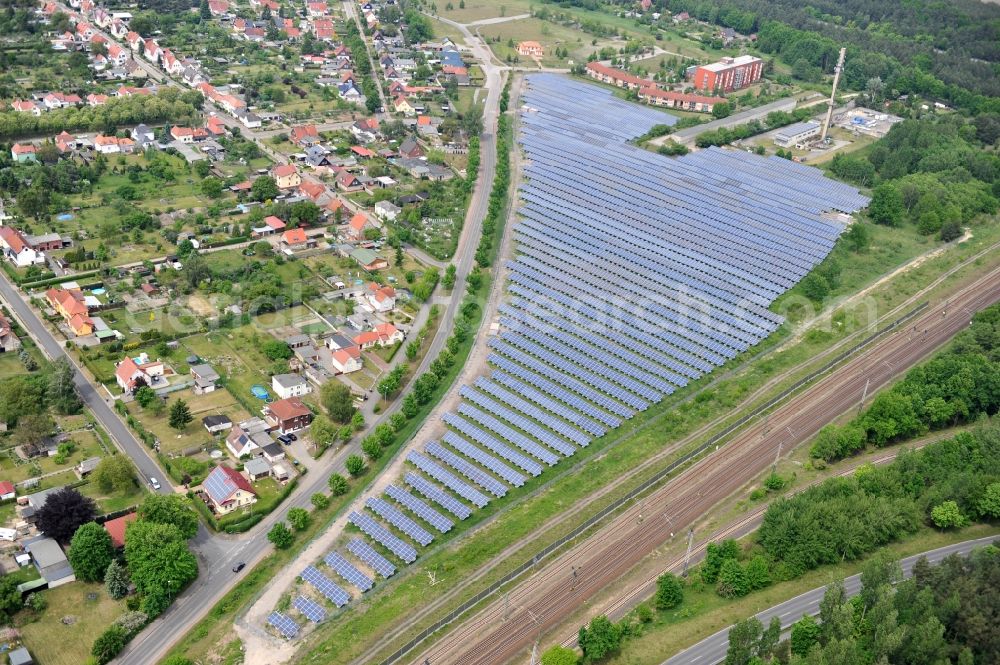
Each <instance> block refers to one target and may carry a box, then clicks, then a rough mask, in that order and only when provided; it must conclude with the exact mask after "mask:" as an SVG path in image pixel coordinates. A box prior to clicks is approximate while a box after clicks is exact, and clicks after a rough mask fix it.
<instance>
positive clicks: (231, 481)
mask: <svg viewBox="0 0 1000 665" xmlns="http://www.w3.org/2000/svg"><path fill="white" fill-rule="evenodd" d="M201 486H202V489H204V490H205V495H206V496H207V497H208V499H209V501H210V502H211V505H212V508H213V510H214V511H215V514H216V515H227V514H229V513H231V512H233V511H234V510H236V509H238V508H242V507H244V506H249V505H252V504H254V503H256V501H257V493H256V492H255V491H254V489H253V487H251V486H250V481H248V480H247V479H246V478H244V477H243V475H242V474H240V473H239V472H238V471H236V470H234V469H231V468H229V467H228V466H217V467H215V468H214V469H212V472H211V473H210V474H208V477H207V478H205V482H203V483H202V484H201Z"/></svg>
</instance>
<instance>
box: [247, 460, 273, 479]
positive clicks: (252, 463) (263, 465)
mask: <svg viewBox="0 0 1000 665" xmlns="http://www.w3.org/2000/svg"><path fill="white" fill-rule="evenodd" d="M243 471H244V472H246V474H247V476H249V478H250V480H251V481H254V482H255V481H258V480H260V479H261V478H267V477H268V476H270V475H271V465H270V464H268V463H267V460H265V459H264V458H263V457H255V458H253V459H252V460H247V461H246V462H245V463H244V464H243Z"/></svg>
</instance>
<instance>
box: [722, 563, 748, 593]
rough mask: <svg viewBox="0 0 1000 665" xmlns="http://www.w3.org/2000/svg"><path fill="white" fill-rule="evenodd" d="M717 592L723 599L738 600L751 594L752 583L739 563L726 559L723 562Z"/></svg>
mask: <svg viewBox="0 0 1000 665" xmlns="http://www.w3.org/2000/svg"><path fill="white" fill-rule="evenodd" d="M715 591H716V593H718V594H719V595H720V596H722V597H723V598H738V597H740V596H745V595H747V594H748V593H750V581H749V580H748V579H747V574H746V571H745V570H743V566H741V565H740V562H739V561H737V560H736V559H726V560H725V561H723V562H722V567H721V568H719V582H718V585H717V586H716V588H715Z"/></svg>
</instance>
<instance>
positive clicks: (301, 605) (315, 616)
mask: <svg viewBox="0 0 1000 665" xmlns="http://www.w3.org/2000/svg"><path fill="white" fill-rule="evenodd" d="M292 607H294V608H295V609H297V610H298V611H299V612H301V613H302V616H304V617H305V618H307V619H309V620H310V621H312V622H313V623H319V622H320V621H322V620H323V619H325V618H326V609H324V607H323V606H322V605H320V604H319V603H317V602H316V601H314V600H310V599H308V598H306V597H305V596H296V597H295V599H294V600H293V601H292Z"/></svg>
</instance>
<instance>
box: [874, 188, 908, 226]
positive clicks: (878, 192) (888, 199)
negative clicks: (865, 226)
mask: <svg viewBox="0 0 1000 665" xmlns="http://www.w3.org/2000/svg"><path fill="white" fill-rule="evenodd" d="M904 209H905V207H904V205H903V194H902V193H901V192H900V191H899V188H898V187H896V185H894V184H892V183H887V182H886V183H882V184H881V185H879V186H878V187H876V188H875V191H873V192H872V200H871V203H869V204H868V216H869V217H871V219H872V221H873V222H875V223H876V224H882V225H884V226H899V224H900V223H901V222H902V221H903V211H904Z"/></svg>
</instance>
